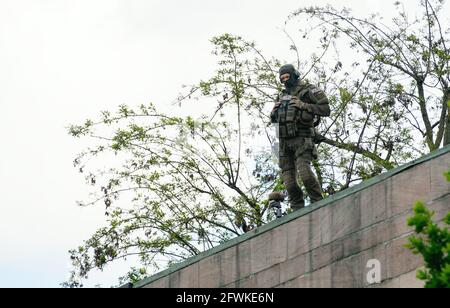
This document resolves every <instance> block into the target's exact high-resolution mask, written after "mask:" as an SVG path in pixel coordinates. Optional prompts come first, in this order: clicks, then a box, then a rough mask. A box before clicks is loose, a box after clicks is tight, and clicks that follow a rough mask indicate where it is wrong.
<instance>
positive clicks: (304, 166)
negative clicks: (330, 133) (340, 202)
mask: <svg viewBox="0 0 450 308" xmlns="http://www.w3.org/2000/svg"><path fill="white" fill-rule="evenodd" d="M313 159H317V149H316V147H315V145H314V143H313V140H312V138H305V137H296V138H292V139H283V138H280V157H279V165H280V168H281V170H282V172H283V174H282V177H283V182H284V185H285V186H286V189H287V191H288V195H289V199H290V203H291V208H292V209H293V210H294V211H296V210H299V209H302V208H303V207H304V206H305V200H304V196H303V192H302V189H301V188H300V186H299V183H298V180H299V178H300V179H301V180H302V182H303V185H304V186H305V189H306V192H307V193H308V196H309V198H310V199H311V203H314V202H317V201H319V200H322V199H323V196H322V188H321V187H320V184H319V181H318V180H317V177H316V175H315V174H314V173H313V171H312V168H311V162H312V160H313Z"/></svg>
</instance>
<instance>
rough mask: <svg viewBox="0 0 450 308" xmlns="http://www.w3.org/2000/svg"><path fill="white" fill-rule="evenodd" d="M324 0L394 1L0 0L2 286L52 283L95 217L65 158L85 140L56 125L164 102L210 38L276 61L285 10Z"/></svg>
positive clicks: (369, 8) (203, 65)
mask: <svg viewBox="0 0 450 308" xmlns="http://www.w3.org/2000/svg"><path fill="white" fill-rule="evenodd" d="M327 2H329V3H331V4H333V5H335V6H337V7H341V6H343V5H345V6H348V7H352V8H353V9H354V11H355V13H357V14H360V13H364V12H374V11H382V12H383V10H384V11H386V7H389V8H393V6H392V5H391V3H393V2H394V1H393V0H382V1H368V0H347V1H345V0H340V1H331V0H330V1H317V0H316V1H312V0H308V1H298V0H297V1H294V0H284V1H269V0H254V1H249V0H228V1H224V0H222V1H211V0H209V1H207V0H189V1H175V0H164V1H157V0H148V1H144V0H77V1H71V0H0V117H1V118H0V137H1V140H0V142H1V146H0V147H1V149H0V287H13V286H20V287H58V286H59V283H61V282H63V281H64V280H65V279H66V276H67V273H68V270H69V266H68V254H67V250H69V249H71V248H74V247H77V246H78V245H79V244H81V242H82V241H83V240H84V239H87V238H88V236H89V235H90V234H91V233H92V232H93V231H95V229H96V228H97V227H99V225H100V224H101V223H102V222H103V220H104V216H103V207H101V206H99V207H97V208H92V209H87V208H83V209H81V208H78V207H77V206H76V205H75V201H76V200H81V199H84V200H86V197H87V192H88V190H87V187H86V185H85V183H84V180H83V178H82V176H81V175H80V174H79V173H77V171H76V170H75V169H74V168H73V166H72V161H73V159H74V157H75V155H76V154H77V153H78V152H79V151H80V150H82V149H83V145H82V144H80V143H79V141H78V140H77V139H74V138H72V137H70V136H69V135H68V134H67V132H66V129H65V127H67V126H68V125H69V124H76V123H79V122H81V121H83V120H85V119H86V118H91V117H95V116H97V115H98V114H99V112H100V111H101V110H106V109H109V110H114V109H115V108H116V106H118V105H119V104H122V103H127V104H130V105H138V104H141V103H146V102H149V101H152V102H154V103H156V104H157V105H159V106H161V107H162V108H165V109H167V106H168V103H170V102H171V101H173V100H174V99H175V98H176V96H177V94H178V93H179V91H180V90H181V85H182V84H192V83H195V82H197V81H199V80H200V79H202V78H203V79H205V78H207V77H208V76H209V74H210V73H211V72H212V71H213V70H214V63H215V58H214V57H213V56H212V55H211V47H212V46H211V44H210V43H209V39H210V38H211V37H212V36H214V35H219V34H222V33H225V32H228V33H233V34H238V35H241V36H243V37H244V38H246V39H248V40H254V41H256V42H257V44H258V46H259V47H260V48H262V49H263V51H264V52H265V53H266V54H267V55H269V56H272V55H273V56H277V57H283V55H287V54H289V53H288V47H289V43H288V41H287V39H286V37H285V36H284V34H283V33H282V31H281V29H282V27H283V24H284V21H285V18H286V16H287V15H288V14H289V13H290V12H292V11H293V10H295V9H297V8H299V7H302V6H308V5H316V4H324V3H327ZM406 2H407V3H408V2H410V0H408V1H406ZM411 2H413V1H411ZM414 3H416V5H417V2H416V1H414ZM390 11H392V10H390ZM387 17H389V16H387ZM164 106H165V107H164ZM99 167H101V166H99ZM117 274H123V273H103V274H95V275H94V276H92V279H91V284H92V285H94V284H96V283H101V284H102V285H104V286H109V285H111V284H115V283H116V282H117V281H116V280H115V278H116V277H117Z"/></svg>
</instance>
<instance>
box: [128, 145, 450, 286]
mask: <svg viewBox="0 0 450 308" xmlns="http://www.w3.org/2000/svg"><path fill="white" fill-rule="evenodd" d="M448 152H450V145H449V146H446V147H443V148H441V149H438V150H436V151H434V152H432V153H430V154H428V155H425V156H423V157H421V158H419V159H417V160H414V161H412V162H409V163H407V164H405V165H402V166H400V167H398V168H395V169H392V170H389V171H388V172H386V173H383V174H381V175H379V176H376V177H373V178H371V179H369V180H367V181H364V182H362V183H360V184H358V185H356V186H353V187H350V188H348V189H346V190H344V191H341V192H339V193H337V194H335V195H333V196H331V197H328V198H327V199H324V200H321V201H319V202H317V203H315V204H314V205H313V206H309V207H305V208H303V209H302V210H300V211H297V212H294V213H291V214H289V215H287V216H284V217H283V218H280V219H276V220H274V221H272V222H270V223H267V224H265V225H263V226H261V227H259V228H256V229H254V230H252V231H250V232H247V233H245V234H243V235H241V236H239V237H236V238H234V239H232V240H230V241H228V242H226V243H224V244H221V245H219V246H216V247H214V248H212V249H210V250H208V251H205V252H202V253H200V254H198V255H197V256H194V257H191V258H189V259H187V260H185V261H182V262H180V263H178V264H175V265H173V266H171V267H170V268H168V269H166V270H164V271H162V272H159V273H157V274H155V275H153V276H150V277H147V278H145V279H142V280H141V281H139V282H137V283H136V284H134V285H133V287H134V288H141V287H143V286H145V285H148V284H150V283H152V282H154V281H156V280H158V279H160V278H163V277H165V276H168V275H170V274H172V273H174V272H177V271H179V270H181V269H183V268H185V267H188V266H189V265H192V264H194V263H196V262H199V261H200V260H202V259H205V258H207V257H210V256H212V255H215V254H217V253H219V252H221V251H223V250H226V249H228V248H230V247H233V246H236V245H238V244H239V243H242V242H245V241H247V240H249V239H251V238H253V237H255V236H258V235H260V234H262V233H265V232H268V231H270V230H272V229H274V228H277V227H279V226H281V225H283V224H286V223H288V222H290V221H292V220H294V219H297V218H299V217H301V216H304V215H307V214H309V213H311V212H313V211H315V210H317V209H320V208H321V207H324V206H326V205H327V204H330V203H332V202H335V201H337V200H340V199H343V198H345V197H348V196H349V195H352V194H354V193H356V192H359V191H361V190H363V189H366V188H368V187H371V186H373V185H375V184H377V183H380V182H382V181H384V180H386V179H388V178H390V177H392V176H394V175H396V174H398V173H400V172H402V171H405V170H406V169H409V168H412V167H414V166H416V165H419V164H421V163H424V162H427V161H429V160H432V159H434V158H436V157H439V156H441V155H443V154H446V153H448Z"/></svg>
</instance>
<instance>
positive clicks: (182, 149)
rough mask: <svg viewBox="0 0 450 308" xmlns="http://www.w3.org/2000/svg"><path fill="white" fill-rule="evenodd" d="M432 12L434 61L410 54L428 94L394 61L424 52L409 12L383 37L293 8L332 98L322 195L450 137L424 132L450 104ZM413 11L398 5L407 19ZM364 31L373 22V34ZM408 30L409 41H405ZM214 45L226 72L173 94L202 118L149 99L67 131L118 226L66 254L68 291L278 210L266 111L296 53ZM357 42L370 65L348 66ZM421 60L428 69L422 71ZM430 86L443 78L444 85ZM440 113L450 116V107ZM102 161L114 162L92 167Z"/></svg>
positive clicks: (434, 11)
mask: <svg viewBox="0 0 450 308" xmlns="http://www.w3.org/2000/svg"><path fill="white" fill-rule="evenodd" d="M423 8H424V16H423V20H422V21H421V22H422V24H425V25H428V29H429V30H430V31H432V32H433V33H435V34H434V35H433V36H428V38H429V39H428V41H427V42H429V41H430V42H431V45H432V46H431V47H429V46H428V45H427V46H428V47H429V48H428V51H429V53H430V56H429V57H427V58H426V59H428V60H427V61H426V63H429V66H427V67H426V68H423V67H422V66H420V65H423V63H425V62H423V61H422V62H420V61H419V62H418V63H416V62H411V63H415V65H416V66H413V68H414V69H415V70H414V71H413V70H412V69H411V67H408V68H409V69H411V72H412V73H413V75H414V74H416V73H417V74H422V75H423V76H422V75H421V76H422V77H424V76H426V77H427V78H428V79H427V78H425V79H426V82H424V83H423V89H424V96H421V94H420V93H422V91H421V92H420V93H419V92H417V91H418V85H417V83H416V84H412V81H417V80H416V79H414V76H415V77H417V76H416V75H414V76H411V75H410V74H407V73H405V72H403V71H402V70H400V69H399V68H397V67H395V66H394V65H392V63H394V64H395V63H397V62H396V61H397V57H398V58H399V60H398V61H399V63H400V64H401V63H402V61H405V62H406V61H407V59H408V61H413V60H414V59H415V57H416V56H417V52H416V53H414V52H413V51H408V52H407V51H406V49H405V48H406V47H404V44H416V43H414V42H415V41H416V40H413V41H414V42H409V41H408V40H407V38H408V37H410V35H411V34H415V35H416V36H417V38H419V42H418V43H417V46H416V48H417V49H420V48H425V47H424V46H423V39H422V35H421V32H420V31H419V30H417V31H415V30H413V28H408V27H407V26H406V24H402V23H400V21H399V23H398V27H400V28H401V29H403V28H406V29H405V31H403V30H397V31H399V32H398V35H397V36H396V35H394V34H392V35H390V34H388V35H385V34H386V32H385V31H384V32H385V33H384V34H383V32H382V31H380V30H377V28H379V27H378V26H376V25H375V24H373V23H371V22H370V21H369V20H367V19H366V20H364V19H355V18H354V17H351V15H350V13H349V12H348V11H343V12H336V11H334V10H333V9H332V8H330V7H327V8H309V9H301V10H299V11H297V12H294V13H293V14H292V15H291V17H290V19H289V22H293V21H294V20H297V21H299V22H300V23H303V25H302V26H301V27H300V29H302V31H303V33H304V35H301V36H300V37H298V38H297V37H291V36H290V35H289V34H288V32H287V31H286V35H287V37H288V38H289V40H291V42H292V44H291V46H290V48H291V50H292V52H293V58H294V59H296V64H297V67H298V69H299V71H300V72H301V75H302V79H303V80H306V81H308V82H310V83H313V84H316V85H318V86H319V87H320V88H322V89H324V90H325V92H326V93H327V95H328V96H329V98H330V103H331V107H332V118H331V119H329V120H328V119H327V120H323V121H322V122H321V124H320V126H319V127H318V131H319V132H320V133H321V135H322V141H323V142H322V144H321V145H320V147H319V157H320V158H319V160H318V161H316V162H314V167H315V171H316V173H317V175H318V178H319V181H320V183H321V185H322V186H323V187H324V190H325V192H326V195H331V194H333V193H335V192H336V191H340V190H342V189H345V188H347V187H349V186H350V185H353V184H355V183H358V182H360V181H362V180H365V179H368V178H370V177H373V176H375V175H378V174H380V173H381V172H383V171H384V170H389V169H392V168H394V167H395V166H397V165H399V164H401V163H404V162H406V161H408V160H410V159H411V158H415V157H417V156H420V155H421V154H424V153H425V152H426V150H425V147H427V146H428V150H432V149H434V148H437V147H439V145H440V144H441V143H442V142H441V141H442V140H447V139H445V138H444V136H445V130H446V129H447V127H448V125H447V124H442V123H441V121H440V122H439V123H437V124H435V123H433V124H431V131H428V130H426V129H427V128H429V125H428V124H427V123H426V122H427V121H426V119H427V117H428V119H429V121H431V119H432V117H431V116H430V115H429V114H431V115H434V114H435V113H436V112H435V111H436V110H438V109H439V108H440V107H442V108H446V107H443V105H442V104H439V103H438V100H437V96H436V95H438V93H439V91H442V90H443V89H444V88H443V86H445V85H446V83H447V80H448V74H449V73H448V65H446V64H445V63H444V62H445V59H446V58H445V56H444V54H447V56H448V49H446V46H447V45H448V42H447V41H446V40H445V38H444V32H443V30H442V29H441V28H440V24H439V19H438V14H439V12H440V11H439V7H436V6H431V4H429V2H426V3H425V2H424V3H423ZM302 16H308V18H309V19H308V20H305V19H303V17H302ZM405 18H406V17H405ZM405 18H403V19H402V15H401V14H400V17H399V20H404V19H405ZM311 20H318V21H319V24H318V25H314V24H313V23H312V22H311ZM404 22H406V21H404ZM336 23H337V24H336ZM355 23H356V24H357V25H356V24H355ZM419 23H420V22H419ZM419 23H414V25H415V26H419ZM431 23H432V25H431ZM352 24H353V25H352ZM355 25H356V26H355ZM308 27H310V28H308ZM402 27H403V28H402ZM400 28H399V29H400ZM357 29H366V30H367V31H368V34H367V35H362V33H363V32H358V31H357ZM380 29H381V28H380ZM314 31H319V32H320V33H321V35H320V36H319V39H318V41H317V42H315V41H314V40H313V39H312V35H313V33H314ZM369 31H372V32H371V33H372V34H371V33H369ZM406 32H408V36H407V37H405V36H403V34H404V33H406ZM393 33H394V32H393ZM436 33H437V34H436ZM439 33H441V34H442V35H440V36H439V35H438V34H439ZM400 34H401V35H400ZM357 35H360V37H359V38H358V37H357ZM366 36H367V37H366ZM387 36H390V38H391V40H389V39H388V38H387ZM344 37H347V38H350V40H344V39H343V38H344ZM366 39H367V40H368V41H367V40H366ZM410 39H412V37H410ZM305 40H306V41H307V43H308V45H311V46H315V52H313V53H312V55H311V56H309V57H308V56H307V55H306V54H305V53H304V52H302V50H300V49H299V48H298V47H297V46H304V42H305ZM211 43H212V45H213V54H214V55H215V56H216V57H217V68H216V71H215V72H214V74H213V76H211V77H210V78H208V79H207V80H203V81H200V82H198V83H197V84H195V85H192V86H189V87H188V88H187V89H185V91H184V93H183V94H180V96H179V98H178V99H177V102H176V103H177V104H178V106H179V110H188V109H189V108H190V106H195V107H196V109H202V110H204V112H203V114H202V115H201V116H196V117H194V116H192V115H182V116H175V115H173V114H171V115H166V114H163V113H161V112H159V111H158V108H157V107H156V106H155V105H153V104H147V105H141V106H139V107H137V108H132V107H129V106H125V105H124V106H120V108H119V109H118V110H117V112H114V113H113V112H111V111H103V112H102V113H101V116H100V117H99V118H98V119H97V120H95V121H93V120H87V121H86V122H85V123H83V124H82V125H72V126H70V128H69V133H70V134H71V135H72V136H74V137H76V138H85V139H87V140H90V141H91V142H92V146H91V147H89V148H87V149H86V151H84V152H83V153H81V154H80V155H79V156H78V157H77V158H76V159H75V160H74V165H75V166H76V168H78V170H79V171H80V172H81V173H83V174H85V177H86V181H87V184H88V185H90V186H92V189H93V194H92V197H91V198H90V200H89V201H86V202H80V203H79V204H80V205H81V206H93V205H95V204H97V203H102V204H103V205H104V207H105V215H107V218H108V219H107V221H108V223H107V225H106V226H104V227H101V228H99V229H98V230H97V232H95V233H94V234H93V235H92V236H91V237H90V238H89V239H87V240H86V241H85V242H84V243H83V244H82V245H81V246H80V247H78V248H76V249H73V250H71V251H70V257H71V259H72V262H73V265H74V268H73V271H72V275H71V279H70V280H69V281H68V282H66V283H65V285H66V286H80V285H81V284H82V280H83V279H85V278H87V276H88V274H89V272H90V271H91V270H93V269H101V270H102V269H104V268H105V266H107V265H108V264H109V263H112V262H115V261H116V260H119V259H124V258H129V259H130V260H132V261H131V262H132V263H133V265H136V264H139V266H138V267H136V266H135V267H134V268H132V270H131V272H130V273H129V274H128V275H126V276H125V278H124V279H125V280H126V279H130V280H136V279H139V277H141V276H143V275H147V274H151V273H153V272H155V271H157V270H159V269H160V268H161V267H166V266H169V265H170V264H172V263H174V262H179V261H181V260H184V259H186V258H188V257H191V256H195V255H197V254H199V253H200V252H202V251H204V250H207V249H209V248H212V247H214V246H216V245H219V244H220V243H223V242H225V241H228V240H229V239H231V238H233V237H236V236H239V235H241V234H242V233H244V232H247V231H249V230H251V229H252V228H255V227H258V226H261V225H263V224H264V223H266V222H268V221H270V220H272V219H273V218H274V217H273V215H272V213H271V212H270V210H269V205H268V201H267V195H268V194H269V193H270V192H272V191H273V190H283V188H284V187H283V185H282V183H281V180H280V177H279V170H278V167H277V165H276V159H275V160H274V159H273V157H274V156H275V157H276V153H275V154H274V153H273V152H272V149H276V144H275V142H276V138H275V134H274V132H273V131H272V128H271V127H270V126H269V123H270V119H269V114H270V110H271V108H272V106H273V104H274V102H275V98H276V96H277V94H278V92H279V91H280V90H281V84H280V83H279V80H278V75H277V71H278V68H279V67H280V66H281V65H282V64H284V63H286V62H292V61H286V60H284V61H281V60H280V59H277V58H275V57H271V58H269V57H267V56H265V55H264V53H263V52H262V50H260V49H259V48H258V47H257V46H256V44H255V43H254V42H249V41H246V40H245V39H243V38H241V37H239V36H234V35H230V34H224V35H220V36H217V37H214V38H213V39H212V40H211ZM347 43H348V44H349V46H350V47H351V48H353V49H352V50H355V52H359V53H361V54H363V55H364V57H363V56H360V57H358V58H359V59H362V60H361V61H359V62H353V63H346V62H345V60H344V59H343V57H342V56H341V54H340V52H339V50H340V46H345V44H347ZM397 45H398V46H397ZM399 46H400V47H401V46H403V47H402V48H400V47H399ZM408 46H409V45H408ZM374 48H375V49H374ZM374 50H375V51H374ZM380 55H384V58H383V57H381V56H380ZM392 57H394V58H392ZM404 57H407V59H406V58H404ZM408 57H412V58H411V59H410V58H408ZM419 59H421V58H419ZM443 63H444V64H443ZM400 64H399V65H400ZM419 66H420V68H422V69H425V71H419ZM402 67H403V66H402ZM425 73H426V74H425ZM402 74H403V75H402ZM403 77H407V78H410V79H411V80H412V81H411V83H408V82H405V79H402V78H403ZM432 81H436V85H435V87H434V88H433V87H432V86H433V83H432ZM425 89H427V90H429V89H432V90H433V91H431V90H430V92H427V91H425ZM446 89H447V90H448V87H447V88H446ZM425 93H426V94H425ZM441 93H443V92H441ZM445 93H447V92H445ZM446 98H447V99H448V96H447V97H446ZM442 100H445V98H444V97H443V96H442ZM424 101H425V107H426V108H425V109H427V108H430V113H428V109H427V110H426V111H427V112H425V113H424V114H425V116H424V117H422V119H423V121H424V123H425V125H424V124H422V125H421V124H420V123H419V122H418V121H417V120H416V118H415V116H416V115H417V112H418V111H421V110H422V111H423V108H422V109H421V108H420V107H421V106H422V107H423V102H424ZM211 106H212V107H211ZM416 107H417V108H418V109H417V110H416V109H414V108H416ZM173 108H174V110H175V109H177V108H176V105H174V106H173ZM433 110H434V111H433ZM432 111H433V112H432ZM439 112H441V114H442V113H445V116H447V114H448V111H447V109H445V112H444V111H442V110H441V109H439ZM421 114H423V112H422V113H421ZM427 114H428V116H427ZM445 116H441V117H439V118H438V120H439V119H442V118H443V117H445ZM443 122H445V121H443ZM423 127H425V129H424V128H423ZM435 131H436V132H437V134H436V137H435V138H434V137H433V136H434V135H435V134H434V132H435ZM417 132H419V133H424V134H423V136H425V139H423V141H421V140H417V138H416V135H417ZM430 132H431V136H432V137H433V138H431V139H430V138H429V135H430ZM421 136H422V135H421ZM431 141H432V142H431ZM430 145H432V146H430ZM99 162H100V163H101V164H102V165H103V166H104V168H100V169H95V165H96V164H98V163H99ZM105 164H106V165H107V166H105Z"/></svg>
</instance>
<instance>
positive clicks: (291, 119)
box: [276, 89, 314, 139]
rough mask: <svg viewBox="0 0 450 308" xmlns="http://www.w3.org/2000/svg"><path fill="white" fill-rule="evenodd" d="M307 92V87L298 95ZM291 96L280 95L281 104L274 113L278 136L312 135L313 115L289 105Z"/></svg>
mask: <svg viewBox="0 0 450 308" xmlns="http://www.w3.org/2000/svg"><path fill="white" fill-rule="evenodd" d="M302 92H303V93H302ZM307 92H308V89H305V90H303V91H301V92H300V93H299V94H300V95H299V97H302V96H303V95H305V94H306V93H307ZM292 97H293V96H291V95H287V94H282V95H281V96H280V102H281V105H280V107H279V108H278V110H277V113H276V120H277V121H276V122H277V123H278V125H279V137H280V138H287V139H289V138H295V137H312V135H313V134H314V129H313V127H314V115H313V114H311V113H309V112H307V111H304V110H299V109H298V108H296V107H294V106H289V103H290V102H291V100H292Z"/></svg>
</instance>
